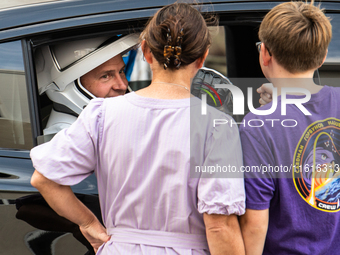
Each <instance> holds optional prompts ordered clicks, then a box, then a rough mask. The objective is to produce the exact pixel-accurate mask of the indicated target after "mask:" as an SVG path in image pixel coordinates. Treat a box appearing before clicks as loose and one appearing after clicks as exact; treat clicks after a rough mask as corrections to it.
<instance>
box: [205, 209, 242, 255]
mask: <svg viewBox="0 0 340 255" xmlns="http://www.w3.org/2000/svg"><path fill="white" fill-rule="evenodd" d="M203 219H204V224H205V228H206V233H207V239H208V245H209V249H210V253H211V255H219V254H221V255H222V254H223V255H227V254H231V255H234V254H237V255H242V254H245V253H244V244H243V240H242V235H241V229H240V225H239V223H238V219H237V216H236V215H235V214H232V215H222V214H207V213H204V214H203Z"/></svg>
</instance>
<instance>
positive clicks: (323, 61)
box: [318, 49, 328, 68]
mask: <svg viewBox="0 0 340 255" xmlns="http://www.w3.org/2000/svg"><path fill="white" fill-rule="evenodd" d="M327 54H328V49H327V50H326V55H325V57H324V58H323V60H322V63H321V65H320V66H319V67H318V68H320V67H321V66H322V65H323V63H325V61H326V58H327Z"/></svg>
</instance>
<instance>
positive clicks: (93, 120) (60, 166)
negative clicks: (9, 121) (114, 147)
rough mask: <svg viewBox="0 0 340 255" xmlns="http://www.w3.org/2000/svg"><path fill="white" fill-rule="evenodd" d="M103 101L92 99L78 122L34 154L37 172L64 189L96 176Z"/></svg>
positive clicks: (34, 149)
mask: <svg viewBox="0 0 340 255" xmlns="http://www.w3.org/2000/svg"><path fill="white" fill-rule="evenodd" d="M103 103H104V99H93V100H91V102H90V103H89V104H88V106H87V107H86V108H85V109H84V110H83V111H82V113H81V114H80V115H79V117H78V119H77V120H76V121H75V122H74V123H73V124H72V125H71V126H70V127H69V128H68V129H63V130H62V131H60V132H59V133H58V134H57V135H55V136H54V138H53V139H52V140H51V141H50V142H47V143H44V144H42V145H39V146H37V147H35V148H33V149H32V150H31V154H30V155H31V159H32V162H33V166H34V168H35V169H36V170H37V171H38V172H40V173H41V174H42V175H44V176H45V177H46V178H48V179H50V180H52V181H54V182H56V183H59V184H61V185H69V186H71V185H75V184H78V183H79V182H81V181H82V180H84V179H85V178H86V177H88V176H89V175H91V173H93V172H94V169H95V167H96V163H97V148H98V142H99V140H100V137H101V134H102V120H103V117H104V116H103V113H104V110H103V105H104V104H103Z"/></svg>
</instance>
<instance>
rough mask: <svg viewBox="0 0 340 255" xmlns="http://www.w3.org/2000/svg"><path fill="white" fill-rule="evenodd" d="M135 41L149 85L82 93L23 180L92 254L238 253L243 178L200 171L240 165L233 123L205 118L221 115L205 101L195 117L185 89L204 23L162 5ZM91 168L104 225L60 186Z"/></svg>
mask: <svg viewBox="0 0 340 255" xmlns="http://www.w3.org/2000/svg"><path fill="white" fill-rule="evenodd" d="M141 41H142V42H141V47H142V50H143V52H144V56H145V60H146V61H147V62H148V63H149V64H150V67H151V70H152V72H153V78H152V82H151V84H150V86H148V87H147V88H144V89H142V90H139V91H137V92H132V93H129V94H127V95H125V96H118V97H115V98H107V99H94V100H92V101H91V103H90V104H89V105H88V106H87V107H86V109H85V110H84V111H83V112H82V113H81V115H80V116H79V118H78V119H77V121H76V122H75V123H74V124H73V125H72V126H71V127H70V128H69V129H67V130H63V131H61V132H60V133H58V134H57V135H56V136H55V137H54V138H53V139H52V140H51V141H50V142H49V143H45V144H43V145H40V146H38V147H36V148H34V149H33V150H32V151H31V157H32V160H33V165H34V167H35V168H36V171H35V173H34V174H33V176H32V180H31V182H32V185H33V186H35V187H36V188H37V189H38V190H39V191H40V192H41V194H42V195H43V196H44V197H45V199H46V201H47V202H48V203H49V204H50V206H51V207H52V208H53V209H54V210H55V211H56V212H57V213H58V214H60V215H62V216H63V217H65V218H67V219H69V220H71V221H72V222H74V223H76V224H78V225H79V228H80V230H81V231H82V233H83V234H84V236H85V237H86V238H87V239H88V240H89V242H90V243H91V244H92V246H93V247H94V249H95V250H96V251H97V254H101V255H103V254H124V255H125V254H157V255H158V254H168V255H169V254H210V253H211V254H244V244H243V240H242V237H241V232H240V227H239V223H238V219H237V215H241V214H243V213H244V207H245V205H244V199H245V195H244V187H243V179H242V178H211V177H220V176H215V175H214V173H212V172H210V173H209V174H208V173H206V171H204V170H203V169H204V168H207V167H209V166H214V167H215V166H217V167H218V166H219V167H220V168H221V167H222V166H228V165H229V166H230V165H232V166H235V167H237V168H239V167H240V166H241V165H242V153H241V147H240V141H239V136H238V130H237V127H235V125H234V126H233V127H230V126H229V125H215V126H213V125H212V124H213V119H227V120H231V118H230V117H228V116H227V115H226V114H224V113H222V112H219V111H218V110H216V109H213V108H212V107H209V106H208V107H207V109H206V112H207V114H206V115H205V116H202V115H201V114H200V112H201V101H200V100H199V99H198V98H196V97H192V96H191V94H190V81H191V79H192V78H193V77H194V76H195V74H196V72H197V71H198V69H199V68H201V67H202V65H203V62H204V60H205V58H206V56H207V54H208V48H209V46H210V44H211V38H210V34H209V30H208V27H207V23H206V21H205V19H204V18H203V16H202V15H201V14H200V12H199V11H198V10H197V9H195V8H193V7H192V6H190V5H188V4H181V3H175V4H171V5H168V6H165V7H164V8H162V9H161V10H159V11H158V12H157V13H156V14H155V16H154V17H153V18H151V20H150V21H149V23H148V24H147V27H146V28H145V30H144V31H143V33H142V34H141ZM47 155H48V156H47ZM46 158H48V160H46ZM197 167H198V168H200V169H202V171H201V170H199V171H197ZM65 169H67V170H65ZM93 169H95V173H96V175H97V179H98V189H99V198H100V204H101V211H102V215H103V222H104V225H105V227H104V226H103V225H101V224H100V223H99V221H98V220H97V218H96V217H95V216H94V215H93V214H92V213H91V212H90V211H89V210H88V209H87V208H86V207H85V206H83V205H82V204H81V203H80V202H79V201H78V200H77V198H76V197H75V196H74V194H73V192H72V190H71V189H70V186H71V185H74V184H76V183H79V182H80V181H82V180H83V179H85V178H86V177H87V176H88V175H90V174H91V173H92V171H93ZM206 177H207V178H206ZM222 177H226V176H222Z"/></svg>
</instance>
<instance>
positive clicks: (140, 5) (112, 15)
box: [0, 0, 340, 255]
mask: <svg viewBox="0 0 340 255" xmlns="http://www.w3.org/2000/svg"><path fill="white" fill-rule="evenodd" d="M171 2H173V1H168V0H158V1H150V0H129V1H128V0H59V1H48V2H43V3H37V4H30V5H23V6H16V7H12V8H6V9H2V10H0V20H1V22H0V198H1V199H0V221H1V223H0V236H1V238H0V255H9V254H10V255H16V254H18V255H19V254H20V255H25V254H27V255H28V254H37V255H49V254H51V255H52V254H56V255H58V254H59V255H61V254H62V255H67V254H70V255H71V254H72V255H73V254H85V253H86V251H87V249H86V247H85V246H83V245H82V244H81V243H80V242H78V241H77V240H76V239H75V238H74V237H73V236H72V235H70V234H65V233H62V232H53V231H44V230H39V229H36V228H34V227H32V226H30V225H29V224H27V223H26V222H24V221H22V220H18V219H17V218H16V213H17V209H16V205H15V202H16V199H17V198H20V197H23V196H26V195H30V194H34V193H37V190H36V189H34V188H33V187H32V186H31V185H30V177H31V175H32V173H33V171H34V168H33V166H32V162H31V160H30V156H29V153H30V149H32V148H33V147H34V146H37V145H38V144H39V143H42V142H44V141H46V140H47V139H46V138H48V137H46V136H45V135H44V129H45V128H46V125H47V120H48V118H49V114H50V112H51V109H52V108H53V107H54V105H53V102H52V101H51V100H50V98H49V97H48V96H47V95H46V93H44V92H45V91H44V90H43V89H41V87H42V85H44V86H45V85H49V84H42V82H41V73H43V74H44V72H47V71H46V70H47V68H45V67H46V65H47V64H46V63H47V62H46V61H45V60H46V59H45V60H43V61H42V62H41V61H40V62H39V54H41V52H45V51H46V50H47V51H49V52H50V53H51V54H52V53H53V52H54V50H55V49H56V48H58V46H59V45H67V44H72V43H73V42H82V41H86V40H90V39H91V40H92V39H93V38H111V37H114V36H118V37H123V36H125V35H128V34H132V33H134V34H137V35H138V33H140V31H141V30H142V29H143V27H144V25H145V23H146V22H147V20H148V19H149V17H150V16H152V15H153V14H154V13H155V12H156V11H157V10H158V9H159V8H161V7H162V6H164V5H167V4H169V3H171ZM278 3H279V2H276V1H252V0H234V1H223V0H216V1H211V0H209V1H208V0H201V5H199V6H197V8H199V9H200V11H201V12H202V13H207V12H213V13H215V14H216V15H218V16H219V17H220V25H219V27H218V28H212V33H213V35H214V39H213V45H212V46H211V49H210V55H209V57H208V58H207V60H206V63H205V65H206V66H207V67H209V68H213V69H215V70H217V71H219V72H220V73H222V74H224V75H225V76H227V77H228V78H230V79H231V81H232V82H233V83H234V84H235V85H237V86H239V87H240V88H241V89H242V91H243V92H244V95H246V94H247V87H252V88H254V89H255V88H257V87H258V86H260V85H261V84H262V82H265V79H264V77H263V75H262V72H261V69H260V66H259V64H258V52H257V49H256V47H255V43H256V42H257V41H258V36H257V32H258V27H259V24H260V22H261V20H262V18H263V16H264V15H265V14H266V13H267V12H268V11H269V10H270V9H271V8H272V7H274V6H275V5H277V4H278ZM321 7H322V8H324V9H325V12H326V14H327V16H329V17H331V19H332V20H331V23H332V26H333V39H332V41H331V44H330V47H329V51H328V56H327V59H326V62H325V64H324V65H323V66H322V67H321V68H320V69H319V71H318V72H317V73H316V75H315V78H316V79H317V80H318V81H319V82H321V83H323V84H325V83H327V84H329V85H333V86H340V83H337V82H336V80H337V78H339V77H340V2H338V1H322V3H321ZM118 40H119V39H118ZM55 51H56V50H55ZM74 52H75V51H74ZM311 54H313V53H312V52H311ZM43 55H44V53H43ZM52 55H53V54H52ZM52 55H51V56H52ZM53 56H54V55H53ZM53 56H52V57H53ZM54 57H55V58H56V59H54V60H53V61H55V62H53V63H54V64H56V65H57V64H58V56H54ZM51 63H52V62H51ZM138 64H139V63H138V62H136V63H135V65H138ZM42 65H43V66H42ZM44 65H45V66H44ZM74 65H75V63H69V64H66V65H65V66H64V67H62V66H59V67H58V66H56V67H54V68H56V70H57V71H56V72H60V73H62V72H64V71H65V70H67V69H68V68H71V67H72V66H74ZM58 70H59V71H58ZM328 78H330V79H328ZM149 83H150V76H148V75H141V76H140V77H137V78H134V79H131V81H130V83H129V85H130V87H131V88H132V90H137V89H139V88H142V87H145V86H147V85H148V84H149ZM254 89H253V90H254ZM253 94H254V93H253ZM253 97H254V100H253V101H254V106H255V107H256V106H259V105H258V103H257V101H258V96H257V95H253ZM245 102H246V100H245ZM246 109H247V107H246ZM240 118H242V116H240ZM96 185H97V184H96V179H95V177H94V176H90V177H89V178H87V179H86V180H84V181H83V182H82V183H80V184H78V185H76V186H74V187H73V190H74V191H75V192H76V193H78V194H97V186H96Z"/></svg>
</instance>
